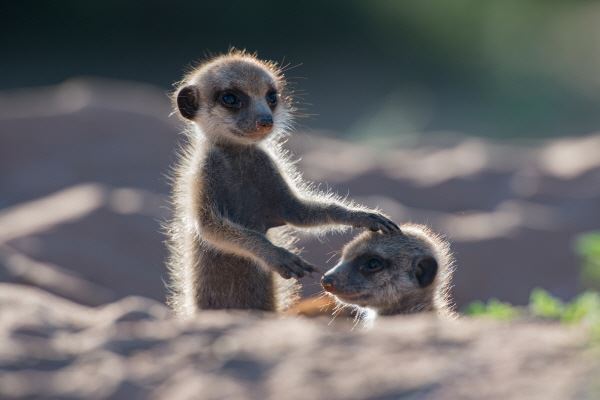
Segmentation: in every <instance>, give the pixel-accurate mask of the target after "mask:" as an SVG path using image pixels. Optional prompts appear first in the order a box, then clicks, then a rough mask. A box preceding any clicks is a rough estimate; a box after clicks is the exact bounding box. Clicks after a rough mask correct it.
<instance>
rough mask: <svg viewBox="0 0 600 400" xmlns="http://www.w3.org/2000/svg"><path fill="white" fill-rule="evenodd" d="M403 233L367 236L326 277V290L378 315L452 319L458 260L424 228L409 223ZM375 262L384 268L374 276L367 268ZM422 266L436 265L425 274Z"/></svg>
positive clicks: (352, 245) (355, 241) (359, 238)
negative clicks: (453, 279)
mask: <svg viewBox="0 0 600 400" xmlns="http://www.w3.org/2000/svg"><path fill="white" fill-rule="evenodd" d="M400 229H401V232H398V233H392V234H381V233H378V232H364V233H362V234H360V235H358V236H357V237H356V238H354V239H353V240H352V241H351V242H350V243H348V244H347V245H346V246H345V247H344V249H343V253H342V259H341V261H340V262H339V264H338V265H336V266H335V267H334V268H332V269H331V270H330V271H328V272H327V273H326V274H325V275H324V277H323V280H322V282H323V286H324V288H325V289H326V290H327V291H329V292H330V293H331V294H333V295H334V296H335V297H336V298H337V300H338V301H340V302H342V303H345V304H352V305H356V306H360V307H366V308H370V309H373V310H375V311H376V312H377V314H379V315H393V314H412V313H417V312H425V311H434V312H438V313H440V314H445V315H452V314H453V313H452V310H451V309H452V307H451V304H450V298H449V293H448V291H449V285H450V280H451V276H452V273H453V271H454V266H453V264H454V261H453V258H452V255H451V253H450V248H449V244H448V242H447V241H445V240H444V239H443V238H442V237H440V236H439V235H436V234H435V233H433V232H432V231H431V230H429V228H427V227H426V226H423V225H414V224H404V225H401V226H400ZM373 258H376V259H377V262H375V264H373V265H375V266H376V267H377V266H378V265H379V266H381V269H380V270H375V271H374V272H370V271H369V269H368V268H367V265H368V264H369V263H370V262H371V260H372V259H373ZM423 260H424V261H423ZM432 260H435V262H433V261H432ZM423 265H425V266H429V267H430V268H431V267H432V266H434V265H435V273H434V274H433V275H431V274H430V275H429V276H426V275H423V274H422V270H421V267H422V266H423Z"/></svg>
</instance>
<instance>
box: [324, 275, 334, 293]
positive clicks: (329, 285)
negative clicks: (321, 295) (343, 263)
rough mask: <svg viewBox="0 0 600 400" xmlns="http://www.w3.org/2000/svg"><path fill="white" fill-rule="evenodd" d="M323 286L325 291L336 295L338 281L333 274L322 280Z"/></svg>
mask: <svg viewBox="0 0 600 400" xmlns="http://www.w3.org/2000/svg"><path fill="white" fill-rule="evenodd" d="M321 286H323V289H325V290H326V291H328V292H329V293H335V291H336V279H335V276H334V275H333V274H331V273H326V274H325V275H323V277H322V278H321Z"/></svg>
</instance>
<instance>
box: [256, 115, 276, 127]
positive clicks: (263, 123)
mask: <svg viewBox="0 0 600 400" xmlns="http://www.w3.org/2000/svg"><path fill="white" fill-rule="evenodd" d="M272 126H273V117H271V116H270V115H264V116H262V117H259V118H258V119H257V120H256V127H257V128H270V127H272Z"/></svg>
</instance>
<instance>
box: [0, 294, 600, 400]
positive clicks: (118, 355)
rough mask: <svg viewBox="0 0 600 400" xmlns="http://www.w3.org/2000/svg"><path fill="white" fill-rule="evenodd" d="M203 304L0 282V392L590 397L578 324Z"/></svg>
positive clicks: (594, 372) (594, 377)
mask: <svg viewBox="0 0 600 400" xmlns="http://www.w3.org/2000/svg"><path fill="white" fill-rule="evenodd" d="M328 323H329V319H327V318H323V319H305V318H301V317H275V316H273V315H261V314H248V313H242V312H229V313H228V312H204V313H202V314H201V315H199V316H198V317H197V318H196V319H194V320H189V321H177V320H174V319H172V318H171V317H170V316H169V312H168V310H167V309H166V308H165V307H164V306H163V305H161V304H160V303H157V302H155V301H153V300H150V299H146V298H141V297H128V298H125V299H122V300H120V301H119V302H116V303H112V304H108V305H105V306H103V307H99V308H88V307H84V306H81V305H78V304H75V303H72V302H69V301H66V300H64V299H61V298H58V297H55V296H53V295H50V294H48V293H46V292H43V291H41V290H38V289H34V288H28V287H22V286H19V285H10V284H1V285H0V339H1V340H0V398H6V399H11V398H35V399H58V398H61V399H62V398H77V399H104V398H111V399H205V400H209V399H271V398H273V399H275V398H277V399H378V400H381V399H544V400H548V399H595V398H598V396H600V380H599V378H600V374H598V372H600V370H599V369H598V366H600V365H598V364H594V360H595V361H598V359H597V356H598V353H597V351H596V352H594V350H593V349H589V348H587V347H586V344H585V343H586V336H585V334H584V332H582V331H580V330H577V329H573V328H571V329H569V328H565V327H561V326H560V325H556V324H547V323H541V322H527V321H522V322H515V323H495V322H491V321H485V320H471V319H462V320H459V321H440V320H436V319H434V318H432V317H430V316H427V315H425V316H418V317H392V318H382V319H379V320H377V321H376V323H375V325H374V327H373V328H371V329H368V330H366V329H363V328H359V327H357V328H354V329H353V328H352V325H351V324H348V323H338V324H335V323H334V324H332V325H329V324H328Z"/></svg>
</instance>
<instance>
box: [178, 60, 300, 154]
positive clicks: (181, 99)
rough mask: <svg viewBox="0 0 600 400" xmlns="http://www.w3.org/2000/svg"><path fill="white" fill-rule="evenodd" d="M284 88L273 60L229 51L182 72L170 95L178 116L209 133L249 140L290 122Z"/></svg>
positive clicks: (252, 140)
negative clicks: (176, 87)
mask: <svg viewBox="0 0 600 400" xmlns="http://www.w3.org/2000/svg"><path fill="white" fill-rule="evenodd" d="M284 89H285V80H284V78H283V75H282V73H281V71H280V70H279V69H278V68H277V67H276V65H275V64H274V63H271V62H265V61H261V60H259V59H258V58H256V57H255V56H254V55H250V54H248V53H245V52H243V51H231V52H229V53H228V54H226V55H222V56H218V57H216V58H213V59H211V60H209V61H207V62H205V63H203V64H201V65H200V66H198V67H197V68H196V69H195V70H194V71H192V72H191V73H190V74H189V75H188V76H186V78H185V79H184V80H183V82H182V83H181V84H180V85H179V87H178V89H177V90H176V92H175V96H174V100H175V103H176V106H177V109H178V111H179V113H180V114H181V116H182V117H183V118H185V119H187V120H189V121H192V122H194V123H196V124H197V125H198V126H199V127H200V128H201V129H202V131H203V132H204V134H205V135H206V136H207V137H208V138H212V139H215V140H220V141H234V142H238V143H244V144H252V143H255V142H258V141H260V140H262V139H264V138H265V137H267V136H268V135H270V134H272V133H278V132H283V131H285V130H286V128H288V127H289V124H290V118H291V115H290V114H291V104H290V100H289V98H287V96H286V95H285V93H284Z"/></svg>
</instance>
